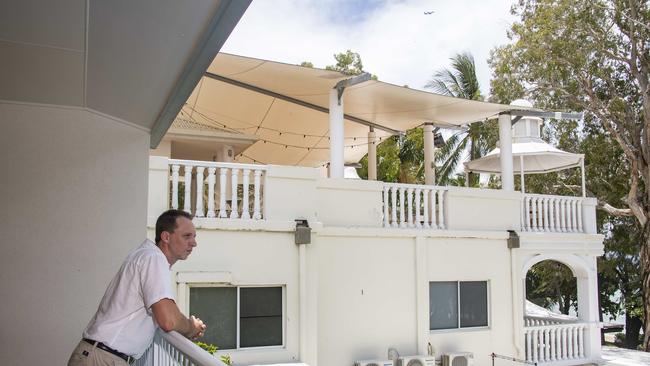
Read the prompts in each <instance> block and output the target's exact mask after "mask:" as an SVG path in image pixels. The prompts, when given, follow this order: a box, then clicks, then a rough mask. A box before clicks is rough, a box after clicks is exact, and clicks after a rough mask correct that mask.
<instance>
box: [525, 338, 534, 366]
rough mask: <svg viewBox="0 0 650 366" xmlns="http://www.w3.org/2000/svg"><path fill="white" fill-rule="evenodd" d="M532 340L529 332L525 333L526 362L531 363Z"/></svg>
mask: <svg viewBox="0 0 650 366" xmlns="http://www.w3.org/2000/svg"><path fill="white" fill-rule="evenodd" d="M532 351H533V350H532V340H531V334H530V330H527V331H526V361H528V362H532V361H533V352H532Z"/></svg>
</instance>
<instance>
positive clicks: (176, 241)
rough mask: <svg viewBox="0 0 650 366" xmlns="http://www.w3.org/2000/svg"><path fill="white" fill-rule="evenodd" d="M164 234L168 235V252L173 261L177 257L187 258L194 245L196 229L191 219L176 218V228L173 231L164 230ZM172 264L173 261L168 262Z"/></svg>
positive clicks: (177, 258)
mask: <svg viewBox="0 0 650 366" xmlns="http://www.w3.org/2000/svg"><path fill="white" fill-rule="evenodd" d="M165 234H168V235H164V236H168V237H169V239H168V248H169V252H170V253H169V254H170V257H171V258H168V259H171V260H172V261H173V262H176V261H177V260H179V259H183V260H184V259H187V257H188V256H189V255H190V253H192V249H194V247H195V246H196V230H195V229H194V224H193V223H192V220H189V219H187V218H185V217H182V216H181V217H177V218H176V229H174V232H173V233H168V232H165ZM170 264H173V263H170Z"/></svg>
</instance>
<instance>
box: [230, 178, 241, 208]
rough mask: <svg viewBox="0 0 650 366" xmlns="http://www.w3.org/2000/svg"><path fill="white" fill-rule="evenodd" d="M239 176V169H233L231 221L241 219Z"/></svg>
mask: <svg viewBox="0 0 650 366" xmlns="http://www.w3.org/2000/svg"><path fill="white" fill-rule="evenodd" d="M238 176H239V169H237V168H232V170H231V177H232V184H231V188H232V190H231V191H232V194H231V196H230V218H231V219H236V218H239V208H238V207H237V186H238V185H239V183H238V182H237V178H238Z"/></svg>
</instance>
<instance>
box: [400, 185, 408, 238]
mask: <svg viewBox="0 0 650 366" xmlns="http://www.w3.org/2000/svg"><path fill="white" fill-rule="evenodd" d="M399 192H400V195H399V203H400V207H399V227H401V228H405V227H406V226H407V224H406V207H405V203H404V201H405V200H406V189H405V188H400V189H399Z"/></svg>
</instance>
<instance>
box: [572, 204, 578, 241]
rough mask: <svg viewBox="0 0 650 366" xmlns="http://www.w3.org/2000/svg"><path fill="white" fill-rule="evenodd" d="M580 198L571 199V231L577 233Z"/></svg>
mask: <svg viewBox="0 0 650 366" xmlns="http://www.w3.org/2000/svg"><path fill="white" fill-rule="evenodd" d="M577 218H578V200H577V199H572V200H571V232H572V233H575V232H577V231H578V220H577Z"/></svg>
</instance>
